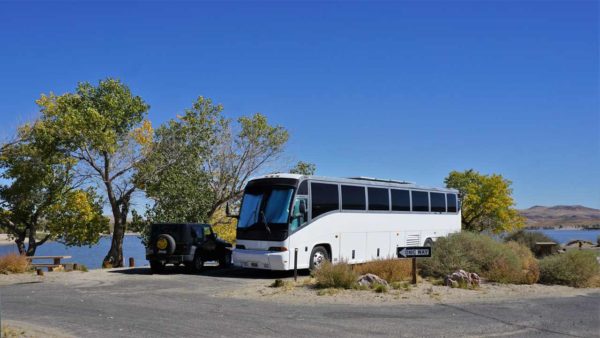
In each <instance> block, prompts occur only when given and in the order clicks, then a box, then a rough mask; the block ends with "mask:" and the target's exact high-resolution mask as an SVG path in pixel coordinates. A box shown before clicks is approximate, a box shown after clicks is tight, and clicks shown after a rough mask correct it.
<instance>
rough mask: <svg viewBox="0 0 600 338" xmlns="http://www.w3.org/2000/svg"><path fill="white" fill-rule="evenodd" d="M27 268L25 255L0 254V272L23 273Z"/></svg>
mask: <svg viewBox="0 0 600 338" xmlns="http://www.w3.org/2000/svg"><path fill="white" fill-rule="evenodd" d="M27 270H29V261H28V260H27V259H26V258H25V256H21V255H19V254H17V253H9V254H6V255H4V256H0V273H3V274H8V273H23V272H26V271H27Z"/></svg>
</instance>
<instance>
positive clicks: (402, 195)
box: [392, 189, 410, 211]
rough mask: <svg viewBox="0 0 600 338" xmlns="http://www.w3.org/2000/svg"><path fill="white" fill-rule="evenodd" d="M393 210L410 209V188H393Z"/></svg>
mask: <svg viewBox="0 0 600 338" xmlns="http://www.w3.org/2000/svg"><path fill="white" fill-rule="evenodd" d="M392 210H393V211H410V195H409V193H408V190H395V189H392Z"/></svg>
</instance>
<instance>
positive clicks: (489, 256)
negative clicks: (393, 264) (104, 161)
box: [420, 232, 536, 284]
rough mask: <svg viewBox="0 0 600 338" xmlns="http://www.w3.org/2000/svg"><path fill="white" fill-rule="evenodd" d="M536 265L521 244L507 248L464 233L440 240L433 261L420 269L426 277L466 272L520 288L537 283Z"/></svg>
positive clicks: (492, 240)
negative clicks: (526, 284) (520, 285)
mask: <svg viewBox="0 0 600 338" xmlns="http://www.w3.org/2000/svg"><path fill="white" fill-rule="evenodd" d="M534 263H535V261H534V259H533V257H532V256H531V254H530V253H528V252H527V248H525V247H522V246H521V245H520V244H516V243H515V244H505V243H501V242H497V241H495V240H494V239H493V238H491V237H489V236H486V235H483V234H476V233H470V232H461V233H456V234H452V235H450V236H448V237H445V238H439V239H438V240H437V242H436V243H435V248H434V250H433V253H432V257H431V258H426V259H421V260H420V267H421V274H422V275H423V276H426V277H438V278H439V277H444V276H446V275H448V274H450V273H452V272H455V271H456V270H459V269H462V270H466V271H469V272H475V273H477V274H479V275H481V276H483V277H485V278H487V279H488V280H490V281H493V282H500V283H518V284H520V283H534V282H535V279H536V278H534V277H535V265H534ZM524 267H527V269H525V268H524ZM530 270H533V271H530ZM528 274H529V275H528Z"/></svg>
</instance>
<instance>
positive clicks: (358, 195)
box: [342, 185, 366, 210]
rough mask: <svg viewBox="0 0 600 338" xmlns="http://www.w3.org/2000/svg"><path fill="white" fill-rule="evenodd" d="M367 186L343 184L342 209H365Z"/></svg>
mask: <svg viewBox="0 0 600 338" xmlns="http://www.w3.org/2000/svg"><path fill="white" fill-rule="evenodd" d="M365 204H366V202H365V188H364V187H355V186H350V185H342V209H343V210H365V208H366V206H365Z"/></svg>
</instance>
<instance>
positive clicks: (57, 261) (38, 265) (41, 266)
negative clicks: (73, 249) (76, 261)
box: [25, 256, 71, 271]
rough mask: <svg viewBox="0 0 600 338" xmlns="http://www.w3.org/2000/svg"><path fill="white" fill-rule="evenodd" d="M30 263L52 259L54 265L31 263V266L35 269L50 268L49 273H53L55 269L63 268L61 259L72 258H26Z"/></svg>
mask: <svg viewBox="0 0 600 338" xmlns="http://www.w3.org/2000/svg"><path fill="white" fill-rule="evenodd" d="M25 258H27V259H28V260H30V261H33V260H34V259H35V260H38V259H51V260H52V262H53V264H48V263H33V262H32V263H31V266H32V267H34V268H48V271H52V270H54V268H58V267H60V266H62V264H61V262H60V260H61V259H68V258H71V256H27V257H25Z"/></svg>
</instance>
